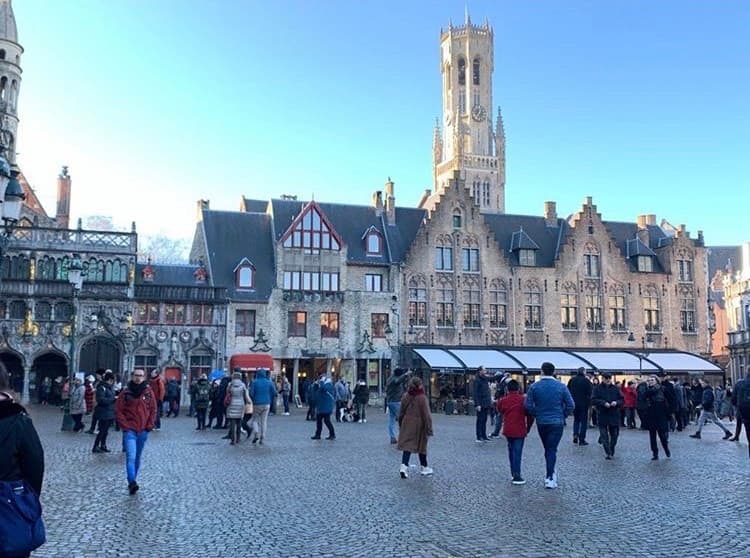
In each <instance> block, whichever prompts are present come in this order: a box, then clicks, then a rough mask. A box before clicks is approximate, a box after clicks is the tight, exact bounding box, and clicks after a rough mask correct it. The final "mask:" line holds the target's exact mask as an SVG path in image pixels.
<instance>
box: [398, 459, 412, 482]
mask: <svg viewBox="0 0 750 558" xmlns="http://www.w3.org/2000/svg"><path fill="white" fill-rule="evenodd" d="M398 472H399V474H400V475H401V478H402V479H408V478H409V467H408V466H407V465H404V464H403V463H402V464H401V467H399V469H398Z"/></svg>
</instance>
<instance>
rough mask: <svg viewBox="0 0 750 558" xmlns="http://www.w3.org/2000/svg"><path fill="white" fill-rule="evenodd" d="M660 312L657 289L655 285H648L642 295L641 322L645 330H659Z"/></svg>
mask: <svg viewBox="0 0 750 558" xmlns="http://www.w3.org/2000/svg"><path fill="white" fill-rule="evenodd" d="M660 314H661V311H660V306H659V291H658V289H657V288H656V286H655V285H650V286H648V287H647V288H646V291H645V293H644V295H643V324H644V326H645V327H646V331H660V330H661V315H660Z"/></svg>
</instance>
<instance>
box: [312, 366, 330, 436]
mask: <svg viewBox="0 0 750 558" xmlns="http://www.w3.org/2000/svg"><path fill="white" fill-rule="evenodd" d="M313 394H314V395H313V397H314V399H315V412H316V414H315V421H316V422H315V434H314V435H313V436H312V438H311V439H312V440H320V434H321V432H322V431H323V422H325V423H326V428H327V429H328V436H327V437H326V440H335V439H336V431H335V430H334V428H333V424H331V413H333V409H334V408H335V406H336V390H335V388H334V387H333V382H331V378H329V377H328V376H321V378H320V379H319V380H318V381H317V382H315V384H314V385H313Z"/></svg>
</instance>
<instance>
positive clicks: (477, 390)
mask: <svg viewBox="0 0 750 558" xmlns="http://www.w3.org/2000/svg"><path fill="white" fill-rule="evenodd" d="M474 406H475V407H476V410H477V421H476V427H475V432H476V436H477V440H476V441H477V443H482V442H489V441H490V439H489V438H488V437H487V417H488V416H489V414H490V409H491V407H492V396H491V394H490V376H489V374H488V373H487V370H485V369H484V366H480V367H479V368H478V369H477V376H476V378H475V379H474Z"/></svg>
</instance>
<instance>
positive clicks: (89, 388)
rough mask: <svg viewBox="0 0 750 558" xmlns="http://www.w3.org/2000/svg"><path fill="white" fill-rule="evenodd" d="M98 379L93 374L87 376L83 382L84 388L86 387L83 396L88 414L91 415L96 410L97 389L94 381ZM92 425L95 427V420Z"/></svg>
mask: <svg viewBox="0 0 750 558" xmlns="http://www.w3.org/2000/svg"><path fill="white" fill-rule="evenodd" d="M95 381H96V378H95V377H94V376H92V375H90V374H89V375H88V376H86V379H85V381H84V382H83V389H84V395H83V398H84V400H85V401H86V414H87V415H90V414H91V413H93V412H94V396H95V394H96V390H95V388H94V382H95ZM91 426H92V427H93V426H94V424H93V421H92V424H91Z"/></svg>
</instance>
